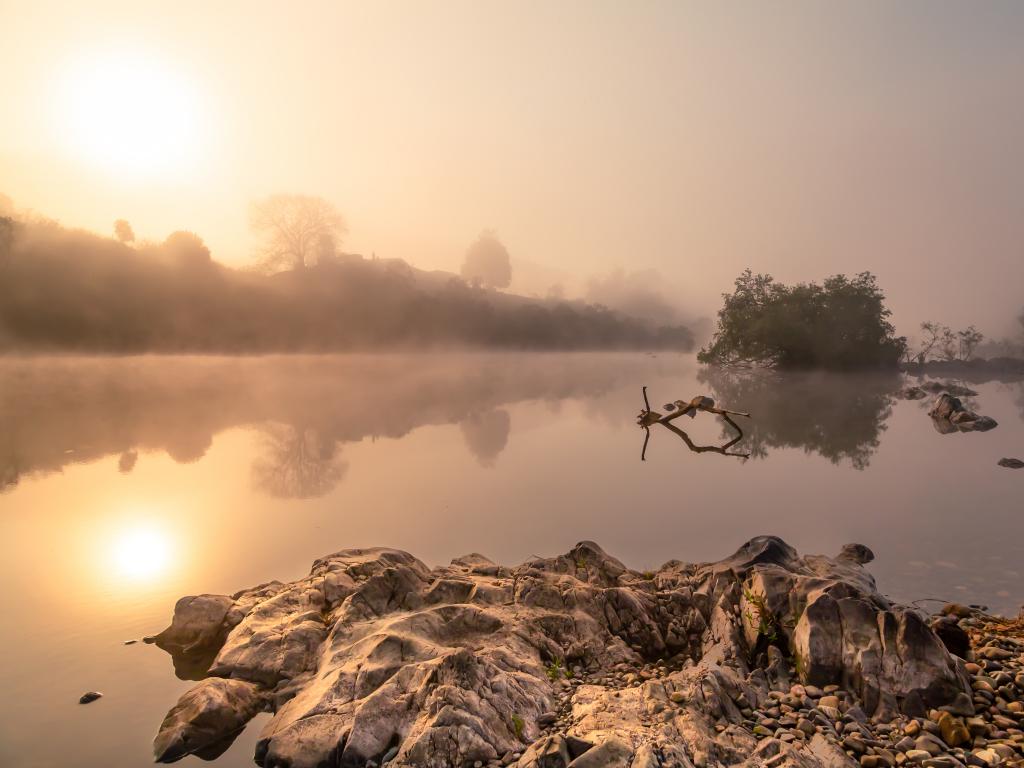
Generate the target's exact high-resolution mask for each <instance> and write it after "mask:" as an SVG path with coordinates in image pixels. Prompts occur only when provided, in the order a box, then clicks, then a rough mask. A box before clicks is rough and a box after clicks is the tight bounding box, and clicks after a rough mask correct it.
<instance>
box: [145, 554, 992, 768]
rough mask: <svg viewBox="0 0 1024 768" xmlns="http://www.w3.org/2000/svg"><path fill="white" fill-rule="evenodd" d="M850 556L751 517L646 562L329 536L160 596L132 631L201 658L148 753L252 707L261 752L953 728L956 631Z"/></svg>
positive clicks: (501, 761) (532, 761) (827, 741)
mask: <svg viewBox="0 0 1024 768" xmlns="http://www.w3.org/2000/svg"><path fill="white" fill-rule="evenodd" d="M871 559H872V554H871V552H870V550H868V549H867V548H866V547H864V546H862V545H856V544H853V545H847V546H846V547H844V548H843V550H842V551H841V552H840V553H838V554H837V555H835V556H834V557H825V556H820V555H808V556H804V557H801V556H799V555H798V553H797V552H796V551H795V550H794V549H793V548H792V547H790V546H789V545H788V544H786V543H785V542H783V541H782V540H781V539H778V538H776V537H772V536H763V537H758V538H755V539H752V540H751V541H749V542H747V543H746V544H744V545H743V546H742V547H741V548H740V549H739V550H738V551H737V552H736V553H735V554H734V555H732V556H731V557H728V558H726V559H724V560H721V561H718V562H713V563H700V564H687V563H682V562H678V561H670V562H668V563H666V564H665V565H664V566H662V567H661V569H659V570H658V571H657V572H645V573H638V572H636V571H632V570H630V569H628V568H626V567H625V566H624V565H623V564H622V563H620V562H619V561H618V560H616V559H615V558H613V557H611V556H610V555H608V554H606V553H605V552H604V551H603V550H602V549H601V548H600V547H598V546H597V545H596V544H594V543H592V542H582V543H580V544H578V545H577V546H576V547H574V548H573V549H572V550H571V551H570V552H568V553H566V554H564V555H561V556H558V557H552V558H543V559H540V558H539V559H533V560H530V561H528V562H525V563H523V564H522V565H519V566H516V567H506V566H501V565H497V564H495V563H493V562H491V561H490V560H488V559H487V558H486V557H483V556H482V555H477V554H473V555H467V556H465V557H460V558H456V559H455V560H453V561H452V563H451V564H450V565H447V566H442V567H438V568H433V569H431V568H428V567H427V566H426V565H424V564H423V563H422V562H420V561H419V560H417V559H416V558H415V557H413V556H412V555H410V554H408V553H405V552H401V551H397V550H393V549H383V548H374V549H350V550H344V551H341V552H337V553H335V554H332V555H329V556H327V557H324V558H322V559H320V560H317V561H316V562H315V563H314V564H313V567H312V570H311V571H310V574H309V575H308V576H307V577H305V578H303V579H299V580H297V581H294V582H291V583H287V584H283V583H279V582H271V583H269V584H263V585H260V586H259V587H256V588H254V589H250V590H244V591H242V592H238V593H236V594H235V595H232V596H223V595H201V596H197V597H186V598H182V599H181V600H180V601H179V602H178V604H177V605H176V606H175V611H174V618H173V621H172V623H171V625H170V626H169V627H168V628H167V629H165V630H164V631H163V632H161V633H160V634H159V635H157V636H155V637H153V638H149V640H150V641H151V642H155V643H157V645H159V646H160V647H161V648H164V649H165V650H167V651H168V652H170V653H171V654H172V656H173V657H174V662H175V667H176V668H177V669H178V670H183V669H189V670H200V671H199V673H198V674H196V675H195V676H196V677H201V679H199V682H198V683H197V684H196V685H195V686H194V687H193V688H192V689H191V690H190V691H188V692H187V693H185V695H184V696H182V697H181V699H180V700H179V702H178V703H177V704H176V705H175V706H174V707H173V708H172V709H171V710H170V712H169V713H168V715H167V717H166V718H165V720H164V722H163V723H162V725H161V726H160V729H159V732H158V734H157V737H156V739H155V742H154V750H155V755H156V758H157V760H159V761H165V762H169V761H173V760H176V759H179V758H181V757H183V756H185V755H188V754H200V755H202V754H203V753H204V752H206V753H209V754H216V753H217V752H218V751H219V750H220V749H223V748H224V747H223V744H224V743H225V742H227V743H230V740H231V739H232V738H233V737H234V736H235V735H237V733H238V732H239V731H240V730H241V728H242V727H244V724H245V723H246V722H247V721H248V720H249V719H251V718H252V717H253V716H254V715H255V714H257V713H258V712H261V711H267V712H271V713H272V715H273V716H272V718H271V719H270V721H269V722H268V723H267V724H266V726H265V728H264V729H263V732H262V734H261V736H260V740H259V743H258V746H257V750H256V755H255V761H256V763H257V764H259V765H261V766H264V768H320V767H324V768H330V767H333V766H360V767H362V766H381V765H384V764H386V765H388V766H392V767H393V768H401V767H404V766H422V767H424V768H446V767H447V766H476V767H477V768H479V767H480V766H485V765H491V766H496V765H517V766H520V768H566V767H567V766H572V768H587V767H590V766H592V767H597V766H605V767H609V766H634V768H653V767H654V766H680V767H683V766H685V767H687V768H690V766H697V768H703V767H704V766H712V765H740V764H743V765H751V766H754V765H792V766H841V765H854V764H855V763H857V762H858V761H859V763H860V764H861V765H863V766H865V768H881V766H882V765H883V763H884V764H885V765H896V764H897V763H900V761H898V760H896V759H895V758H894V759H893V761H892V762H891V763H890V762H889V761H888V759H887V758H886V756H885V753H884V752H882V751H881V750H884V749H886V747H884V746H881V745H882V744H883V743H888V742H885V738H887V736H886V734H889V733H891V732H892V731H893V728H895V727H896V726H893V725H891V724H892V723H897V722H899V723H901V722H903V721H907V722H909V720H908V718H915V717H916V718H923V719H924V720H927V718H928V715H929V713H934V712H940V713H944V714H946V715H947V716H948V717H949V718H953V719H954V720H955V722H954V724H953V725H949V724H948V723H947V724H946V726H942V727H947V730H948V729H949V728H952V729H953V730H954V731H957V733H959V729H958V727H957V724H959V726H963V727H966V726H964V723H963V720H962V718H964V717H970V716H973V715H974V714H975V706H976V699H977V695H976V689H972V680H971V677H970V675H969V673H968V671H967V669H966V668H965V662H964V660H962V659H960V658H958V657H957V656H954V655H952V653H951V652H950V650H948V649H947V646H948V647H949V648H952V649H954V650H960V652H961V653H966V652H967V651H965V650H963V648H960V647H959V646H957V645H956V643H958V642H961V641H962V642H968V639H967V635H966V633H964V636H963V637H960V635H958V634H957V632H956V631H955V630H954V629H953V628H952V627H950V626H948V624H949V621H950V620H948V619H947V620H946V621H945V623H942V622H940V623H938V624H936V625H935V627H934V628H933V626H932V625H930V624H929V622H928V620H927V618H926V617H925V616H923V615H922V614H920V613H919V612H917V611H915V610H912V609H909V608H904V607H901V606H896V605H893V604H891V603H890V602H889V601H888V600H887V599H886V598H885V597H883V596H882V595H880V594H879V593H878V591H877V589H876V587H875V582H874V579H873V578H872V576H871V575H870V574H869V573H868V571H867V570H866V569H865V568H864V565H865V564H866V563H867V562H869V561H870V560H871ZM951 620H952V621H953V622H955V621H956V619H955V617H954V618H953V619H951ZM211 660H212V661H211ZM203 667H208V669H207V670H205V676H202V675H203V673H204V670H203ZM927 721H928V722H931V720H927ZM848 722H849V723H854V724H855V725H854V726H853V727H851V728H849V729H847V728H846V724H847V723H848ZM915 722H916V721H915ZM875 724H880V725H878V727H877V728H876V727H875ZM940 726H941V724H938V723H937V724H936V726H935V727H936V728H937V729H940V730H941V728H940ZM951 732H952V731H951ZM900 735H901V736H902V734H900ZM904 746H906V745H904ZM947 746H952V745H947ZM919 751H920V750H919ZM897 752H899V751H898V750H895V751H894V752H893V754H894V755H895V754H896V753H897ZM899 754H902V755H905V754H909V753H902V752H900V753H899ZM925 754H926V755H927V760H932V759H946V758H940V757H936V754H937V753H935V754H933V752H928V751H926V752H925ZM915 757H916V756H915ZM864 758H871V759H868V760H865V759H864ZM876 758H877V760H876ZM907 759H913V758H906V757H904V758H903V760H904V761H906V760H907ZM922 759H923V758H922ZM948 759H950V760H953V761H954V762H955V761H956V758H955V757H949V758H948ZM879 761H880V762H879ZM924 768H955V766H954V765H953V763H943V764H941V765H939V764H934V765H928V764H926V765H925V766H924Z"/></svg>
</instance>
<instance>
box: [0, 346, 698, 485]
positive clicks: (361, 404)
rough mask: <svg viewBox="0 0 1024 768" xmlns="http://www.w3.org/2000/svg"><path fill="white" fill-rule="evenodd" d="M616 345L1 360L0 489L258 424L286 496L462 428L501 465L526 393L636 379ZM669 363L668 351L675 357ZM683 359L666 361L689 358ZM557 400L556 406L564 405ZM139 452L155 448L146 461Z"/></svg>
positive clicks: (486, 460)
mask: <svg viewBox="0 0 1024 768" xmlns="http://www.w3.org/2000/svg"><path fill="white" fill-rule="evenodd" d="M625 359H626V358H625V357H624V356H616V355H595V356H586V355H575V356H571V357H566V356H556V355H524V356H521V357H520V356H517V355H473V356H461V355H431V356H426V355H424V356H387V355H382V356H376V357H372V356H347V357H340V356H339V357H308V358H306V357H298V358H287V359H282V358H272V357H271V358H255V359H253V358H247V359H246V358H240V359H232V358H178V359H173V360H168V359H159V358H154V359H149V358H128V359H109V358H108V359H101V358H85V359H67V358H61V359H43V360H17V359H13V360H12V359H8V360H0V381H3V382H4V387H3V388H0V423H2V424H4V425H5V429H4V430H2V431H0V490H3V489H9V488H13V487H14V486H16V485H17V484H18V483H19V482H20V480H21V479H22V478H23V477H25V476H32V475H35V474H41V473H48V472H57V471H60V470H61V469H62V468H64V467H65V466H68V465H69V464H74V463H83V462H90V461H95V460H97V459H100V458H103V457H105V456H118V457H119V459H118V463H117V466H118V470H119V471H120V472H121V473H124V474H128V473H131V472H132V471H133V470H134V469H135V468H136V466H137V464H138V462H139V461H140V460H141V461H143V462H144V461H145V453H146V452H152V451H162V452H164V453H166V454H167V455H169V456H170V457H171V458H173V459H174V460H175V461H176V462H178V463H192V462H195V461H198V460H199V459H201V458H202V457H203V456H204V455H206V453H207V451H208V450H209V448H210V446H211V445H212V442H213V437H214V435H216V434H217V433H219V432H221V431H223V430H225V429H228V428H230V427H235V426H246V425H256V426H257V427H258V429H259V430H260V433H261V443H262V450H261V453H260V455H259V457H258V458H256V459H255V460H254V461H253V463H252V467H251V478H252V482H253V485H254V487H256V488H257V489H259V490H261V491H263V492H265V493H267V494H269V495H270V496H273V497H279V498H282V497H283V498H312V497H316V496H322V495H324V494H326V493H329V492H330V491H331V490H332V489H334V488H335V487H336V486H337V485H338V484H339V483H341V482H342V481H343V480H344V478H345V475H346V472H347V469H348V464H347V462H346V461H345V460H344V459H343V458H342V447H343V445H344V444H346V443H353V442H357V441H360V440H363V439H364V438H367V437H369V438H372V439H375V438H378V437H392V438H394V437H401V436H403V435H405V434H407V433H408V432H409V431H411V430H413V429H415V428H417V427H420V426H424V425H429V424H458V425H459V426H460V428H461V431H462V434H463V438H464V440H465V443H466V446H467V447H468V449H469V451H470V452H471V453H472V454H473V456H475V457H476V459H477V461H478V462H479V463H480V464H481V465H482V466H485V467H493V466H494V464H495V462H496V460H497V457H498V455H499V454H500V453H501V452H502V451H503V450H504V449H505V447H506V446H507V445H508V441H509V434H510V432H511V419H510V416H509V413H508V411H507V410H506V409H504V408H503V407H502V406H505V405H508V404H511V403H516V402H520V401H524V400H536V399H541V400H546V401H548V402H550V403H552V404H557V403H558V402H559V401H561V400H563V399H565V398H567V397H590V398H597V397H599V396H600V395H602V394H604V393H607V392H609V391H611V390H612V389H614V388H615V387H616V386H618V385H619V384H620V383H622V382H625V381H627V380H628V378H629V377H630V375H631V370H632V366H631V365H630V364H626V363H624V360H625ZM666 360H668V359H667V358H666ZM678 364H679V359H678V358H676V359H675V360H674V361H672V362H666V364H665V367H666V368H671V367H672V366H673V365H675V366H677V367H678ZM553 407H554V405H553ZM140 456H141V457H142V458H141V459H140Z"/></svg>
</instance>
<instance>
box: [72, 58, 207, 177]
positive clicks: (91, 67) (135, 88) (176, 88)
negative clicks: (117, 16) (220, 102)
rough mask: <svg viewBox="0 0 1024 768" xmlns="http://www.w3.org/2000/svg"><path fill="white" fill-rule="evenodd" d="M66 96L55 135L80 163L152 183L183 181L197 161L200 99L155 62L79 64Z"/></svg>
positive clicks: (128, 60) (93, 60)
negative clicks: (172, 179)
mask: <svg viewBox="0 0 1024 768" xmlns="http://www.w3.org/2000/svg"><path fill="white" fill-rule="evenodd" d="M60 93H61V95H60V97H59V100H58V105H57V106H58V109H57V116H56V119H57V130H58V132H59V134H60V136H61V139H62V141H63V142H64V144H65V145H66V147H67V148H68V150H69V151H70V152H71V153H72V154H73V155H74V156H75V157H76V158H78V159H79V160H82V161H84V162H88V163H89V164H91V165H94V166H97V167H99V168H101V169H102V170H104V171H106V172H108V173H110V174H112V175H115V176H118V177H121V178H147V179H171V178H174V177H177V176H180V175H181V174H182V173H184V172H187V171H188V170H189V169H190V168H193V167H194V166H195V165H196V163H197V161H198V160H199V150H200V144H201V141H200V139H201V132H200V109H199V99H198V93H197V92H196V89H195V88H194V87H193V84H192V83H191V82H190V81H189V80H188V78H187V77H185V76H184V75H183V74H182V73H180V72H177V71H175V70H174V69H173V68H170V67H168V66H167V65H166V64H165V63H164V62H162V61H160V60H158V59H156V58H153V57H152V56H149V55H147V54H143V53H130V52H122V53H118V54H104V55H101V56H94V57H86V58H83V59H81V60H78V61H76V62H75V63H74V64H72V65H71V66H69V67H68V70H67V72H66V75H65V77H64V81H63V88H62V89H61V91H60Z"/></svg>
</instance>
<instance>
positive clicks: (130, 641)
mask: <svg viewBox="0 0 1024 768" xmlns="http://www.w3.org/2000/svg"><path fill="white" fill-rule="evenodd" d="M137 642H139V641H138V640H125V641H124V644H125V645H135V644H136V643H137Z"/></svg>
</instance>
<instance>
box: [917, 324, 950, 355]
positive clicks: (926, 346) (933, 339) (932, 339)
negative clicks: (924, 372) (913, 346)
mask: <svg viewBox="0 0 1024 768" xmlns="http://www.w3.org/2000/svg"><path fill="white" fill-rule="evenodd" d="M944 329H945V330H949V329H948V328H946V326H944V325H940V324H939V323H933V322H932V321H931V320H928V321H926V322H923V323H921V330H922V331H924V333H925V339H924V342H922V344H921V349H920V350H918V353H917V361H918V362H919V363H923V362H926V361H927V360H928V355H930V354H931V353H932V350H933V349H935V346H936V345H937V344H938V343H939V340H940V339H941V338H942V331H943V330H944Z"/></svg>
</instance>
